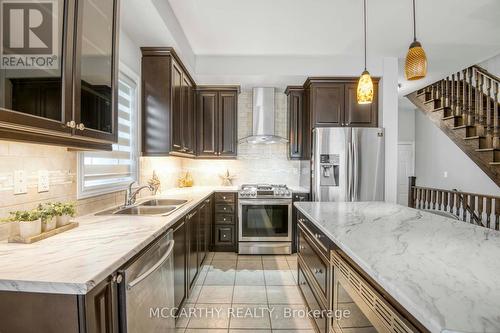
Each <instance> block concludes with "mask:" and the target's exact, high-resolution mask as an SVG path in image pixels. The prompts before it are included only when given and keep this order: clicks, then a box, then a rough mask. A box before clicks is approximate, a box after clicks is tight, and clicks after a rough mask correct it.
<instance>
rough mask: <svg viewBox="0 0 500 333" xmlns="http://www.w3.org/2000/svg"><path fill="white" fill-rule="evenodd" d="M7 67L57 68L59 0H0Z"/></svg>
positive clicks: (3, 61)
mask: <svg viewBox="0 0 500 333" xmlns="http://www.w3.org/2000/svg"><path fill="white" fill-rule="evenodd" d="M0 10H1V14H0V15H1V18H2V24H1V29H2V30H1V38H2V41H1V51H0V54H1V62H0V67H1V68H4V69H57V68H58V67H59V54H58V50H59V48H58V45H57V43H58V38H57V27H58V25H57V19H58V17H57V16H58V13H59V12H58V10H57V0H37V1H35V0H32V1H30V0H24V1H19V0H0Z"/></svg>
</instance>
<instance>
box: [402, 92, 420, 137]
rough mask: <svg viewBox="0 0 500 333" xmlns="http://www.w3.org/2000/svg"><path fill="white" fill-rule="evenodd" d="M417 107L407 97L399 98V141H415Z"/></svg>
mask: <svg viewBox="0 0 500 333" xmlns="http://www.w3.org/2000/svg"><path fill="white" fill-rule="evenodd" d="M415 109H416V107H415V105H413V104H412V103H411V102H410V101H409V100H408V99H407V98H406V97H402V98H400V99H399V118H398V142H414V141H415Z"/></svg>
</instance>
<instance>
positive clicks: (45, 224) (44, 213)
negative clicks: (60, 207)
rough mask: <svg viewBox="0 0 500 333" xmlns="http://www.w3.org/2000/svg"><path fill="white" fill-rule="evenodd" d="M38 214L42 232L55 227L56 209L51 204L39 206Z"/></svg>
mask: <svg viewBox="0 0 500 333" xmlns="http://www.w3.org/2000/svg"><path fill="white" fill-rule="evenodd" d="M38 212H39V214H40V218H41V219H42V231H50V230H53V229H55V227H56V215H57V214H56V209H55V205H54V204H53V203H46V204H43V205H42V204H39V205H38Z"/></svg>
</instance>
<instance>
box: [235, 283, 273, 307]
mask: <svg viewBox="0 0 500 333" xmlns="http://www.w3.org/2000/svg"><path fill="white" fill-rule="evenodd" d="M233 303H236V304H238V303H248V304H250V303H252V304H267V295H266V287H265V286H235V287H234V293H233Z"/></svg>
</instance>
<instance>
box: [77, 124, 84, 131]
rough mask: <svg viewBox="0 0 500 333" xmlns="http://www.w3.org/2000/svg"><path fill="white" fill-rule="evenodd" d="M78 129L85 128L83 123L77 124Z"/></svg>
mask: <svg viewBox="0 0 500 333" xmlns="http://www.w3.org/2000/svg"><path fill="white" fill-rule="evenodd" d="M78 129H79V130H80V131H83V130H84V129H85V125H84V124H83V123H80V124H78Z"/></svg>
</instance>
